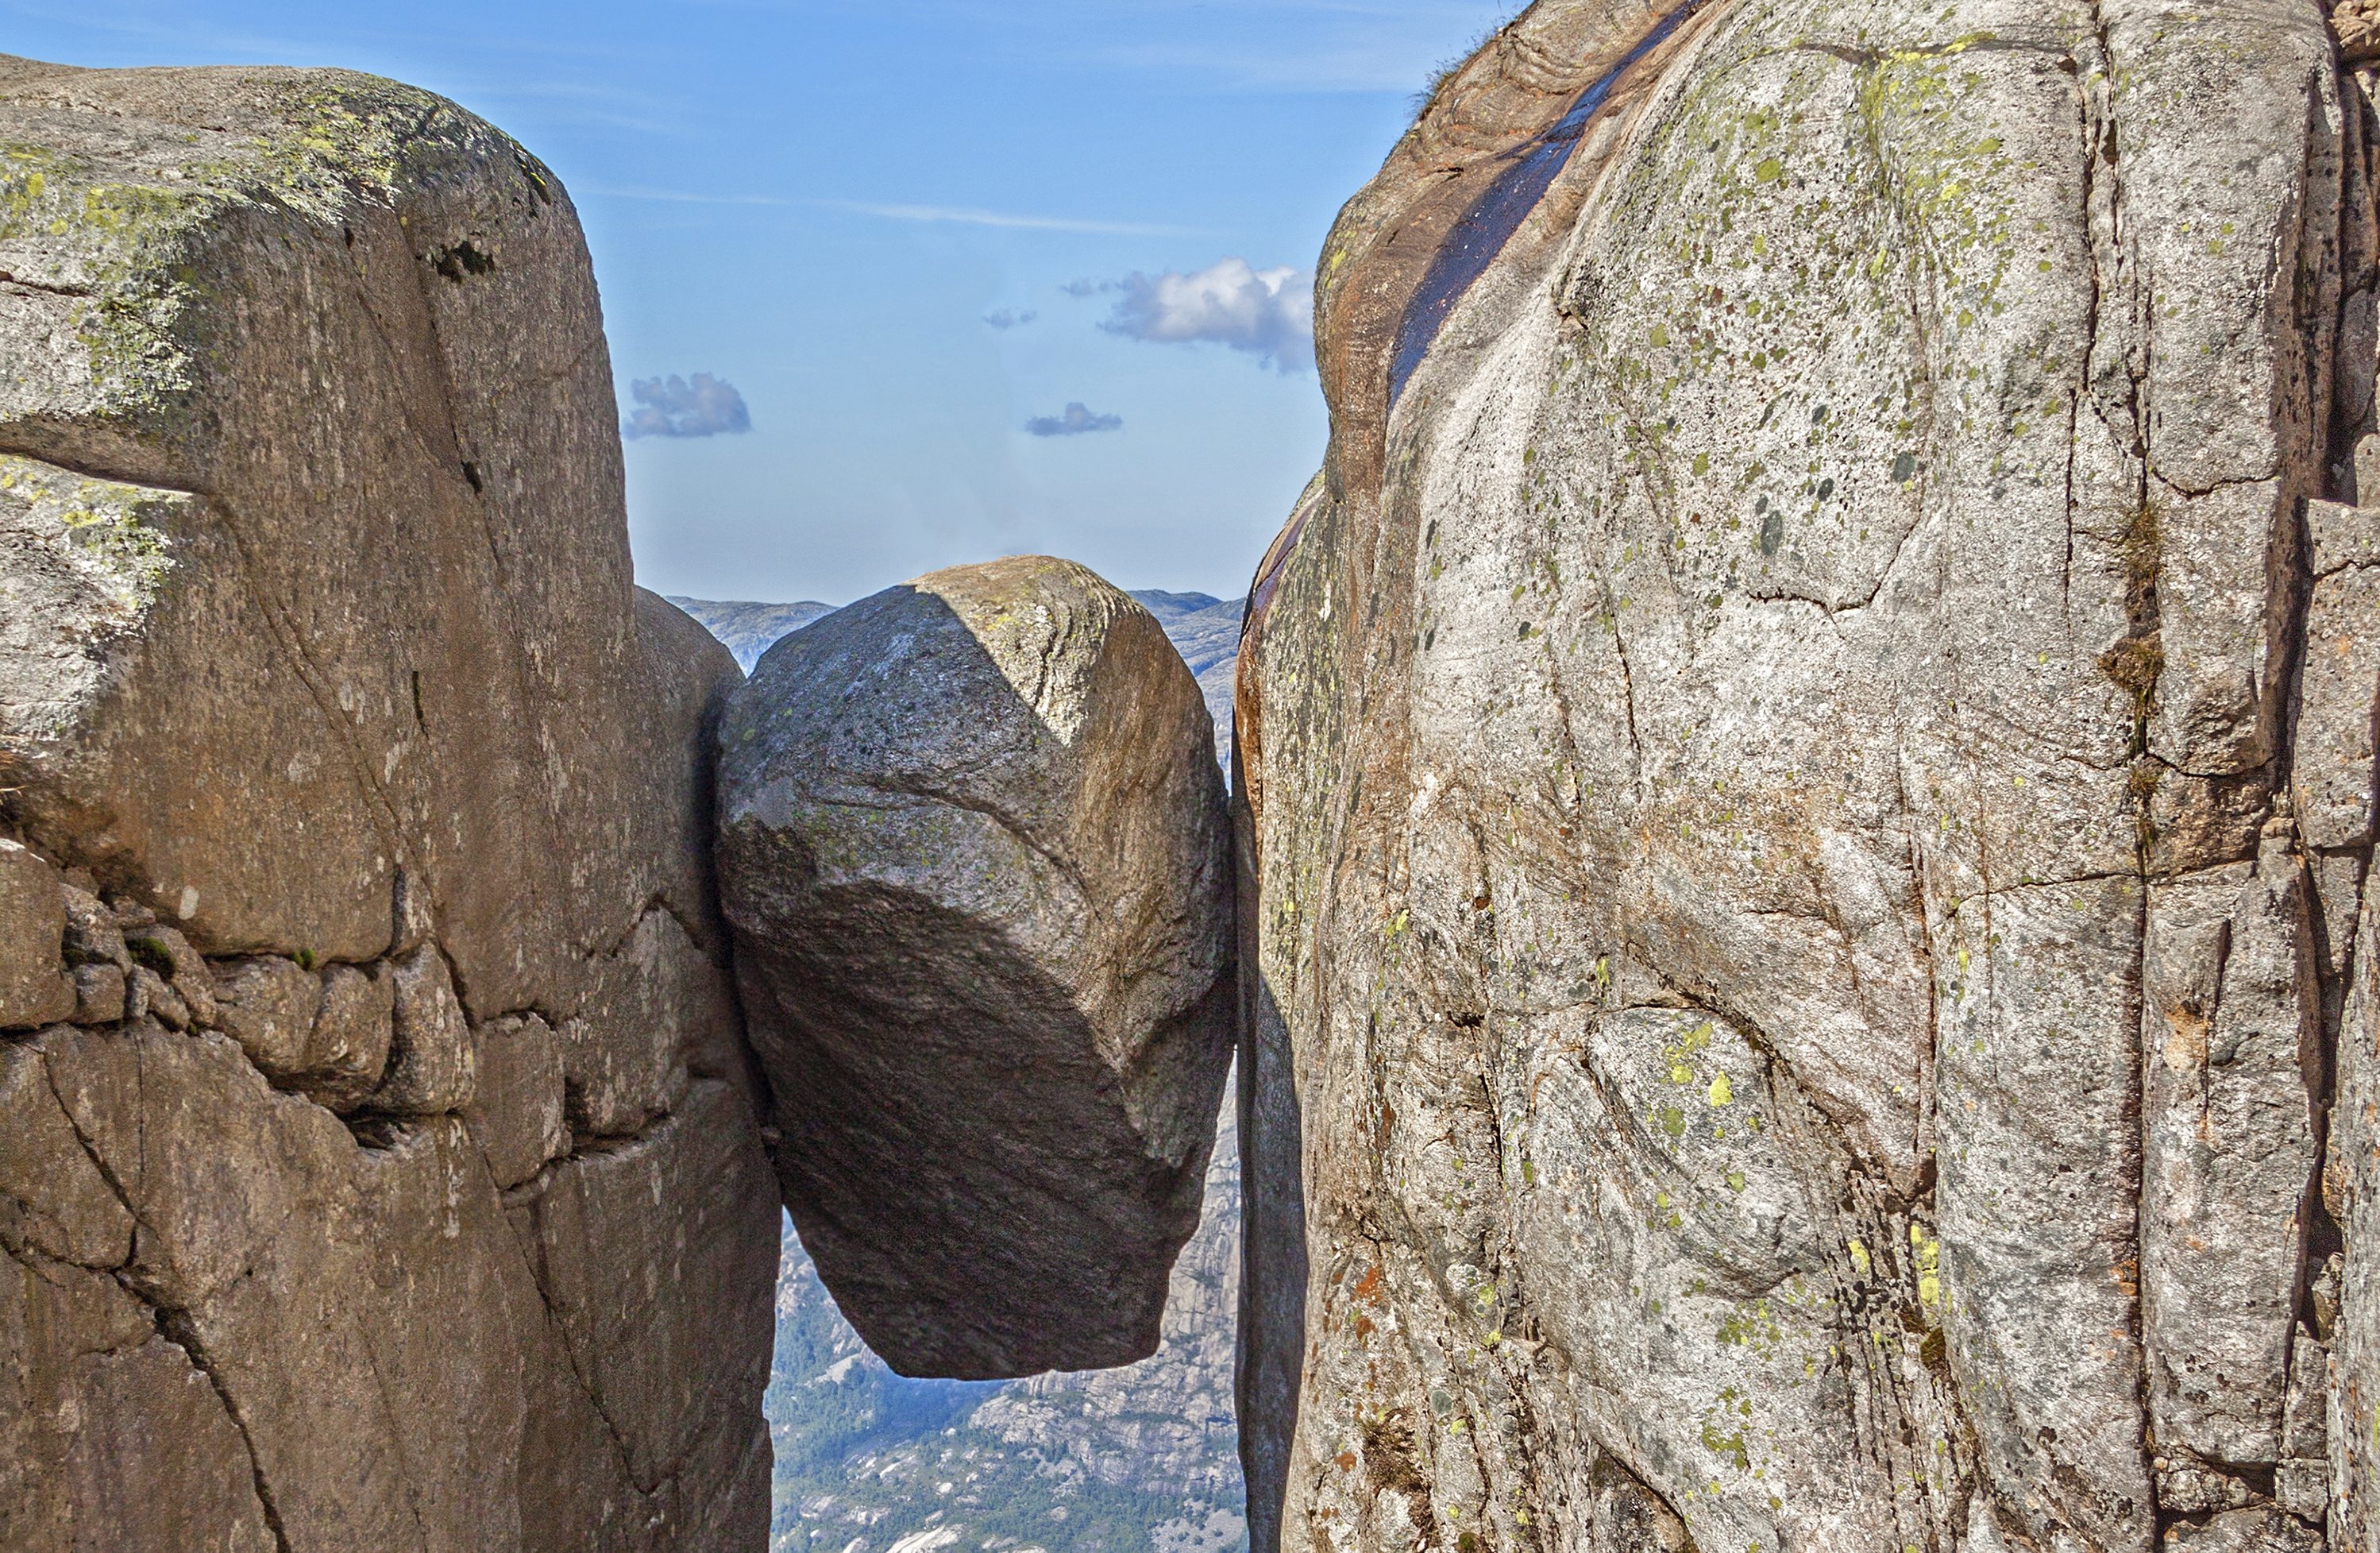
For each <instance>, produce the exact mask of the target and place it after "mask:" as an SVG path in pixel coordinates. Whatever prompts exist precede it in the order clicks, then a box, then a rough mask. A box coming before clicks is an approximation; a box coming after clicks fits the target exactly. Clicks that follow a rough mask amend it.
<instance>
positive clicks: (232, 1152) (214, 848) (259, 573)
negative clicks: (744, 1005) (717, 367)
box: [0, 59, 776, 1553]
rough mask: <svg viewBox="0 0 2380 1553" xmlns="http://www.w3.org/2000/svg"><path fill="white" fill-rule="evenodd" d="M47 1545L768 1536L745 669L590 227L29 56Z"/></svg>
mask: <svg viewBox="0 0 2380 1553" xmlns="http://www.w3.org/2000/svg"><path fill="white" fill-rule="evenodd" d="M0 142H5V150H6V155H5V158H0V359H5V361H6V369H7V370H6V372H5V373H0V1251H5V1253H6V1254H5V1256H0V1547H7V1548H9V1549H11V1550H16V1549H24V1550H27V1553H52V1550H57V1553H65V1550H67V1549H69V1548H73V1549H82V1548H109V1549H140V1550H156V1553H168V1550H172V1553H186V1550H191V1549H199V1548H209V1549H222V1550H226V1553H229V1550H240V1553H247V1550H255V1553H331V1550H334V1549H349V1548H360V1547H372V1548H399V1547H402V1548H407V1549H424V1550H432V1549H441V1550H443V1549H452V1550H455V1553H464V1550H471V1553H479V1550H484V1549H507V1550H509V1549H514V1548H524V1549H552V1550H553V1553H583V1550H587V1549H606V1550H611V1549H621V1550H627V1549H650V1550H653V1553H659V1550H661V1549H665V1548H666V1549H682V1548H697V1549H712V1548H717V1549H729V1548H750V1547H757V1546H759V1543H760V1541H761V1539H762V1537H763V1535H765V1530H764V1529H765V1524H766V1516H767V1494H768V1464H769V1458H768V1444H767V1437H766V1433H765V1428H764V1425H763V1424H762V1420H761V1416H760V1412H759V1399H760V1393H761V1390H762V1388H763V1386H764V1384H765V1380H766V1375H767V1364H768V1351H769V1350H768V1344H769V1325H770V1322H769V1308H768V1296H769V1289H770V1284H771V1271H772V1269H773V1266H774V1262H775V1254H776V1241H775V1229H776V1211H775V1206H774V1191H773V1183H772V1182H771V1180H770V1177H769V1170H768V1165H767V1161H766V1159H765V1158H764V1156H763V1155H762V1152H761V1146H760V1136H759V1127H758V1125H757V1122H756V1118H755V1115H754V1111H753V1102H752V1098H751V1091H750V1089H749V1085H748V1082H747V1077H746V1070H745V1063H744V1059H743V1058H742V1056H741V1049H742V1048H741V1030H740V1021H739V1019H738V1016H737V1013H736V1009H735V1001H734V997H733V988H732V985H731V984H730V982H729V979H728V974H727V972H726V971H725V969H724V965H725V960H726V941H725V935H724V930H723V928H722V925H721V924H720V923H719V922H718V920H717V918H716V913H715V911H714V910H713V908H712V907H711V905H710V899H711V896H710V884H709V874H708V870H709V862H708V851H709V849H708V836H709V826H710V789H709V782H708V777H707V772H708V769H709V750H710V740H711V737H712V731H713V724H714V723H715V720H716V715H717V712H718V708H719V704H720V703H721V702H722V700H723V698H724V696H725V694H726V691H727V690H728V688H729V687H730V685H731V684H732V683H733V682H734V680H735V678H736V676H735V668H734V666H733V664H732V663H731V662H730V661H729V660H728V657H727V654H725V653H724V652H722V650H721V649H719V648H718V647H717V645H716V644H715V643H712V642H709V641H708V640H707V639H705V638H704V637H703V636H702V635H701V634H700V633H699V632H698V630H696V629H695V627H694V626H693V624H692V623H691V622H689V621H687V620H686V618H684V617H683V616H681V615H679V614H678V613H677V612H676V611H674V610H672V609H670V608H669V607H668V606H666V605H662V603H661V602H660V601H659V600H657V599H654V598H651V597H650V596H640V595H638V594H637V593H636V592H635V590H634V588H633V586H632V583H631V580H630V574H629V561H628V547H627V533H626V523H625V508H624V502H623V497H622V491H621V470H620V454H619V440H618V433H617V426H616V411H615V410H614V408H613V392H612V385H611V373H610V365H609V359H608V354H607V352H606V350H605V349H604V344H603V337H602V334H601V317H600V313H599V311H598V308H597V302H596V295H595V288H594V282H593V277H592V275H591V274H590V273H589V266H588V260H587V254H586V250H585V245H584V242H583V240H582V238H581V236H580V233H579V228H578V224H577V218H576V216H575V215H574V214H573V213H572V210H571V207H570V204H569V202H568V199H567V196H566V195H565V192H564V191H563V190H562V188H561V187H560V185H559V184H558V183H557V182H556V181H555V180H554V178H553V175H552V174H551V173H550V172H548V171H547V170H546V169H545V168H544V167H543V166H541V165H540V164H539V163H538V162H537V161H536V159H535V158H533V157H532V156H530V155H529V154H528V153H527V152H525V151H523V150H522V149H521V148H520V147H519V146H517V145H516V144H515V143H514V142H513V141H510V140H508V139H506V138H505V137H504V136H503V135H502V134H500V133H498V132H497V131H495V130H494V129H492V128H490V127H488V126H487V125H485V124H483V123H481V122H480V120H478V119H476V118H473V117H472V116H469V115H468V114H465V113H463V112H462V111H460V110H459V109H457V108H455V106H453V105H452V104H447V103H444V102H443V101H441V100H439V99H437V98H434V97H431V96H429V95H427V94H425V93H421V92H414V91H412V90H410V89H407V88H405V87H401V86H397V85H395V84H394V83H391V82H387V81H382V80H376V79H370V78H366V77H360V76H354V75H347V74H343V73H337V72H328V71H292V70H273V69H225V70H153V71H107V72H91V71H78V70H70V69H64V68H59V67H50V66H44V65H38V64H34V63H32V62H30V61H23V60H15V59H0Z"/></svg>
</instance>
